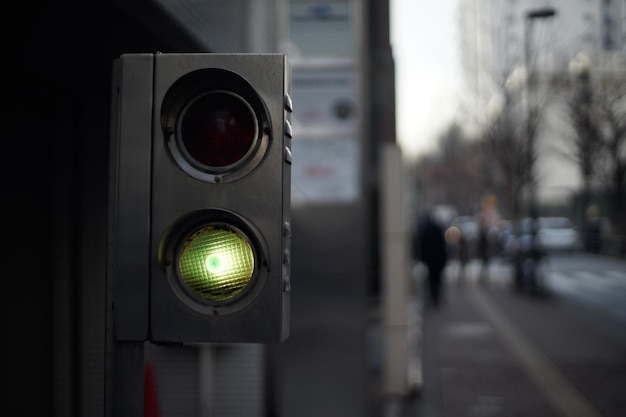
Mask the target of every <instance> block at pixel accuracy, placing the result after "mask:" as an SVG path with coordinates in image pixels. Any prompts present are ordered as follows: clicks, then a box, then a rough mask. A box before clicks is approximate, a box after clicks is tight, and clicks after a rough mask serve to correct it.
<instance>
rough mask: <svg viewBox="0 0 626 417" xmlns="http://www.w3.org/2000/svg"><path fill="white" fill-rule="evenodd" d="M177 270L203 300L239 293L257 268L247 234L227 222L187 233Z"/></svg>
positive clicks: (234, 295) (181, 277)
mask: <svg viewBox="0 0 626 417" xmlns="http://www.w3.org/2000/svg"><path fill="white" fill-rule="evenodd" d="M178 270H179V274H180V279H181V280H182V282H183V284H184V285H185V287H186V288H187V289H188V290H190V291H191V292H192V293H194V294H195V295H196V296H198V297H200V298H201V299H203V300H209V301H226V300H230V299H232V298H234V297H236V296H237V295H238V294H240V293H241V292H242V291H243V290H244V289H245V288H246V287H247V286H248V284H249V283H250V281H251V279H252V277H253V275H254V270H255V254H254V251H253V249H252V246H251V244H250V241H249V240H248V238H247V237H246V236H245V235H244V234H243V233H242V232H241V231H239V230H238V229H234V228H231V227H229V226H227V225H212V224H210V225H206V226H203V227H201V228H200V229H197V230H195V231H193V232H192V233H191V234H189V235H188V236H187V238H186V239H185V240H184V242H183V243H182V245H181V246H180V249H179V257H178Z"/></svg>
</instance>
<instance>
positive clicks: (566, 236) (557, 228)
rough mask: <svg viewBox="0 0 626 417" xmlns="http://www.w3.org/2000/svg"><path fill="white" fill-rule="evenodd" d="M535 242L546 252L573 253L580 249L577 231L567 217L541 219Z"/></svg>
mask: <svg viewBox="0 0 626 417" xmlns="http://www.w3.org/2000/svg"><path fill="white" fill-rule="evenodd" d="M537 240H538V242H539V244H540V245H541V247H542V248H543V249H544V250H546V251H575V250H579V249H580V248H581V243H582V240H581V238H580V235H579V233H578V230H577V229H576V227H575V226H574V224H573V223H572V221H571V220H570V219H569V218H567V217H541V218H539V228H538V231H537Z"/></svg>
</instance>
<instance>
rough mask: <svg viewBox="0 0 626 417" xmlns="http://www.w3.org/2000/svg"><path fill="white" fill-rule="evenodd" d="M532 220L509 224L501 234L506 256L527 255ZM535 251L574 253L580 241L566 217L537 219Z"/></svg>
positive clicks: (526, 218)
mask: <svg viewBox="0 0 626 417" xmlns="http://www.w3.org/2000/svg"><path fill="white" fill-rule="evenodd" d="M531 226H532V220H531V219H530V218H529V217H525V218H523V219H522V220H521V222H520V223H518V224H515V223H514V222H509V223H508V224H507V227H506V228H505V229H504V230H503V233H502V234H501V242H502V245H503V247H504V251H505V253H506V254H507V255H508V256H513V255H515V254H516V253H528V251H530V250H531V248H532V246H533V245H532V227H531ZM536 239H537V240H536V246H535V248H536V249H539V250H541V251H544V252H546V251H549V252H556V251H563V252H565V251H576V250H579V249H580V248H581V245H582V241H581V238H580V234H579V233H578V230H577V229H576V227H575V226H574V224H573V223H572V221H571V220H570V219H569V218H567V217H558V216H557V217H539V218H538V219H537V238H536Z"/></svg>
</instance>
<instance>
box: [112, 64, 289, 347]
mask: <svg viewBox="0 0 626 417" xmlns="http://www.w3.org/2000/svg"><path fill="white" fill-rule="evenodd" d="M113 72H114V74H113V75H114V77H113V89H112V91H113V97H112V110H113V112H112V142H111V176H110V178H111V184H110V200H109V201H110V204H109V213H110V222H109V256H108V259H109V270H110V272H109V283H110V294H111V296H112V301H111V302H112V303H113V307H112V311H113V312H114V313H113V316H114V332H115V337H116V339H117V340H129V341H140V340H150V341H152V342H155V343H168V342H172V343H180V342H182V343H185V342H261V343H263V342H281V341H283V340H284V339H285V338H286V337H288V334H289V299H290V297H289V293H290V267H291V265H290V262H291V259H290V239H291V226H290V185H291V151H290V148H291V143H290V141H291V126H290V123H289V121H290V114H291V111H292V106H291V99H290V89H291V76H290V67H289V64H288V62H287V60H286V58H285V56H284V55H282V54H160V53H159V54H127V55H122V56H121V57H120V58H119V59H117V60H115V61H114V71H113Z"/></svg>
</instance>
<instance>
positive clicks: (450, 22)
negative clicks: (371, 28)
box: [389, 0, 461, 157]
mask: <svg viewBox="0 0 626 417" xmlns="http://www.w3.org/2000/svg"><path fill="white" fill-rule="evenodd" d="M389 1H390V8H391V44H392V50H393V56H394V60H395V65H396V112H397V136H398V141H399V143H400V146H401V147H402V150H403V153H404V154H405V156H406V157H414V156H415V155H418V154H420V153H424V152H428V151H430V150H433V149H435V148H436V139H437V136H438V134H439V133H440V132H441V131H442V130H444V129H445V128H446V127H447V126H448V124H449V123H450V122H451V121H452V120H453V118H454V117H455V116H456V114H457V113H456V112H457V105H458V101H459V95H460V94H459V91H460V88H461V81H460V79H461V75H460V74H461V72H460V66H459V46H458V35H457V33H458V23H457V21H458V19H457V3H458V0H425V1H417V0H389Z"/></svg>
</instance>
